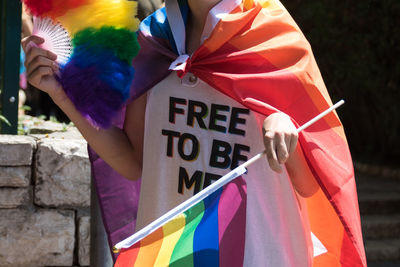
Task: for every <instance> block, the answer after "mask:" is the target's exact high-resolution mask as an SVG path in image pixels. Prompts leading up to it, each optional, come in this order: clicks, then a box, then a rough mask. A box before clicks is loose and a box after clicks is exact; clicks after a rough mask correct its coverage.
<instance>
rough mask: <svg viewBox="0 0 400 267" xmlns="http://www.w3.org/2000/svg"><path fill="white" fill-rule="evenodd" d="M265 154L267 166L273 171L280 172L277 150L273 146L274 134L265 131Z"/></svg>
mask: <svg viewBox="0 0 400 267" xmlns="http://www.w3.org/2000/svg"><path fill="white" fill-rule="evenodd" d="M264 145H265V154H266V155H267V160H268V164H269V166H270V167H271V169H272V170H273V171H276V172H278V173H281V172H282V167H281V166H280V165H279V161H278V156H277V150H276V146H275V134H274V133H273V132H271V131H267V132H265V134H264Z"/></svg>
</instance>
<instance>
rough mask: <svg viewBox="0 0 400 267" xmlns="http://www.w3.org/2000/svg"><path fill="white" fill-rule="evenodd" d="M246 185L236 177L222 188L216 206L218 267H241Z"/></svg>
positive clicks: (243, 243)
mask: <svg viewBox="0 0 400 267" xmlns="http://www.w3.org/2000/svg"><path fill="white" fill-rule="evenodd" d="M246 203H247V185H246V182H245V180H244V179H243V178H242V177H238V178H236V179H235V180H233V181H232V182H230V183H229V184H227V185H226V186H225V187H224V191H223V192H222V195H221V198H220V200H219V206H218V220H219V225H218V232H219V260H220V261H219V266H221V267H235V266H237V267H241V266H243V260H244V246H245V238H246V236H245V234H246Z"/></svg>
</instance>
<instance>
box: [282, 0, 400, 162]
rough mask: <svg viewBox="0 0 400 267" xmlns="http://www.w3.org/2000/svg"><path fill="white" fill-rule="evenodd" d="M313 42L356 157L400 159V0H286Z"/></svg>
mask: <svg viewBox="0 0 400 267" xmlns="http://www.w3.org/2000/svg"><path fill="white" fill-rule="evenodd" d="M282 3H283V4H284V5H285V7H286V8H287V9H288V10H289V12H290V13H291V15H292V17H293V18H294V19H295V20H296V22H297V24H298V25H299V26H300V28H301V29H302V30H303V32H304V34H305V36H306V37H307V39H308V40H309V42H310V43H311V46H312V48H313V52H314V55H315V57H316V60H317V63H318V65H319V67H320V70H321V73H322V76H323V77H324V81H325V83H326V86H327V88H328V90H329V92H330V94H331V97H332V100H333V101H334V102H335V101H337V100H339V99H342V98H343V99H345V101H346V104H345V105H344V106H343V107H341V108H340V109H339V110H338V114H339V116H340V117H341V120H342V122H343V124H344V127H345V131H346V135H347V137H348V141H349V144H350V149H351V151H352V155H353V158H354V159H355V160H359V161H364V162H374V163H380V164H388V165H397V164H398V162H396V160H399V159H400V140H399V137H400V134H399V131H400V105H399V102H400V92H399V89H400V64H399V59H398V58H399V56H400V19H399V17H400V0H362V1H361V0H359V1H349V0H335V1H334V0H316V1H305V0H282Z"/></svg>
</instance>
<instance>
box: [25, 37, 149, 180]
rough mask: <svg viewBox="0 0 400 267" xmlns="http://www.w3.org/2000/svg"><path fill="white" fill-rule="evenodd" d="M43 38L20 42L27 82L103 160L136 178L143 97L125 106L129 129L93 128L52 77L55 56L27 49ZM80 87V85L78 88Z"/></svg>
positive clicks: (31, 38) (138, 167)
mask: <svg viewBox="0 0 400 267" xmlns="http://www.w3.org/2000/svg"><path fill="white" fill-rule="evenodd" d="M43 41H44V40H43V39H42V38H40V37H37V36H30V37H27V38H25V39H24V40H23V41H22V46H23V48H24V50H25V53H26V59H25V66H26V69H27V77H28V81H29V82H30V83H31V84H32V85H33V86H35V87H37V88H39V89H40V90H42V91H44V92H46V93H48V94H49V96H50V97H51V98H52V99H53V101H54V102H55V103H56V104H57V105H58V106H59V107H60V108H61V110H62V111H63V112H64V113H65V114H66V115H67V116H68V117H69V118H70V120H71V121H72V122H73V123H74V124H75V126H76V127H77V128H78V130H79V131H80V132H81V134H82V136H83V137H84V138H85V139H86V141H87V142H88V143H89V145H90V146H91V147H92V148H93V150H94V151H95V152H96V153H97V154H98V155H99V156H100V157H101V158H102V159H103V160H104V161H105V162H107V163H108V164H109V165H110V166H111V167H112V168H113V169H115V170H116V171H117V172H118V173H120V174H121V175H123V176H124V177H126V178H128V179H130V180H135V179H138V178H139V177H140V175H141V169H142V147H143V145H142V142H143V141H142V138H143V128H144V125H143V123H144V122H143V121H142V120H141V118H144V112H145V110H144V108H145V103H146V102H145V101H146V99H145V96H143V97H141V98H139V99H137V100H135V101H134V102H132V103H130V104H129V105H128V107H127V114H126V116H127V117H128V119H127V122H126V124H125V127H124V128H125V129H130V130H127V132H125V131H123V130H121V129H119V128H117V127H111V128H110V129H96V128H95V127H93V126H92V125H91V124H90V123H89V122H88V121H87V120H86V119H85V118H84V117H83V116H82V115H81V113H80V112H79V111H78V110H77V109H76V108H75V106H74V104H73V103H72V102H71V100H70V99H69V98H68V97H67V95H66V94H65V92H64V90H63V88H62V87H61V85H60V84H59V83H58V81H57V80H56V79H55V77H54V74H55V73H56V72H57V71H58V66H57V63H56V62H55V60H56V58H57V56H56V55H55V54H53V53H51V52H50V51H47V50H44V49H41V48H39V47H31V48H30V49H27V47H28V46H27V45H28V43H29V42H34V43H35V44H36V45H39V44H41V43H43ZM84 89H85V88H82V90H84ZM132 111H134V112H132ZM133 113H134V116H133V118H130V117H129V116H132V114H133ZM138 136H139V137H138Z"/></svg>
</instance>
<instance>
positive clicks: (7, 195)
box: [0, 188, 31, 209]
mask: <svg viewBox="0 0 400 267" xmlns="http://www.w3.org/2000/svg"><path fill="white" fill-rule="evenodd" d="M29 191H30V189H29V188H0V208H1V209H12V208H17V207H19V206H26V205H28V203H29V202H30V200H31V198H30V193H29Z"/></svg>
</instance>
